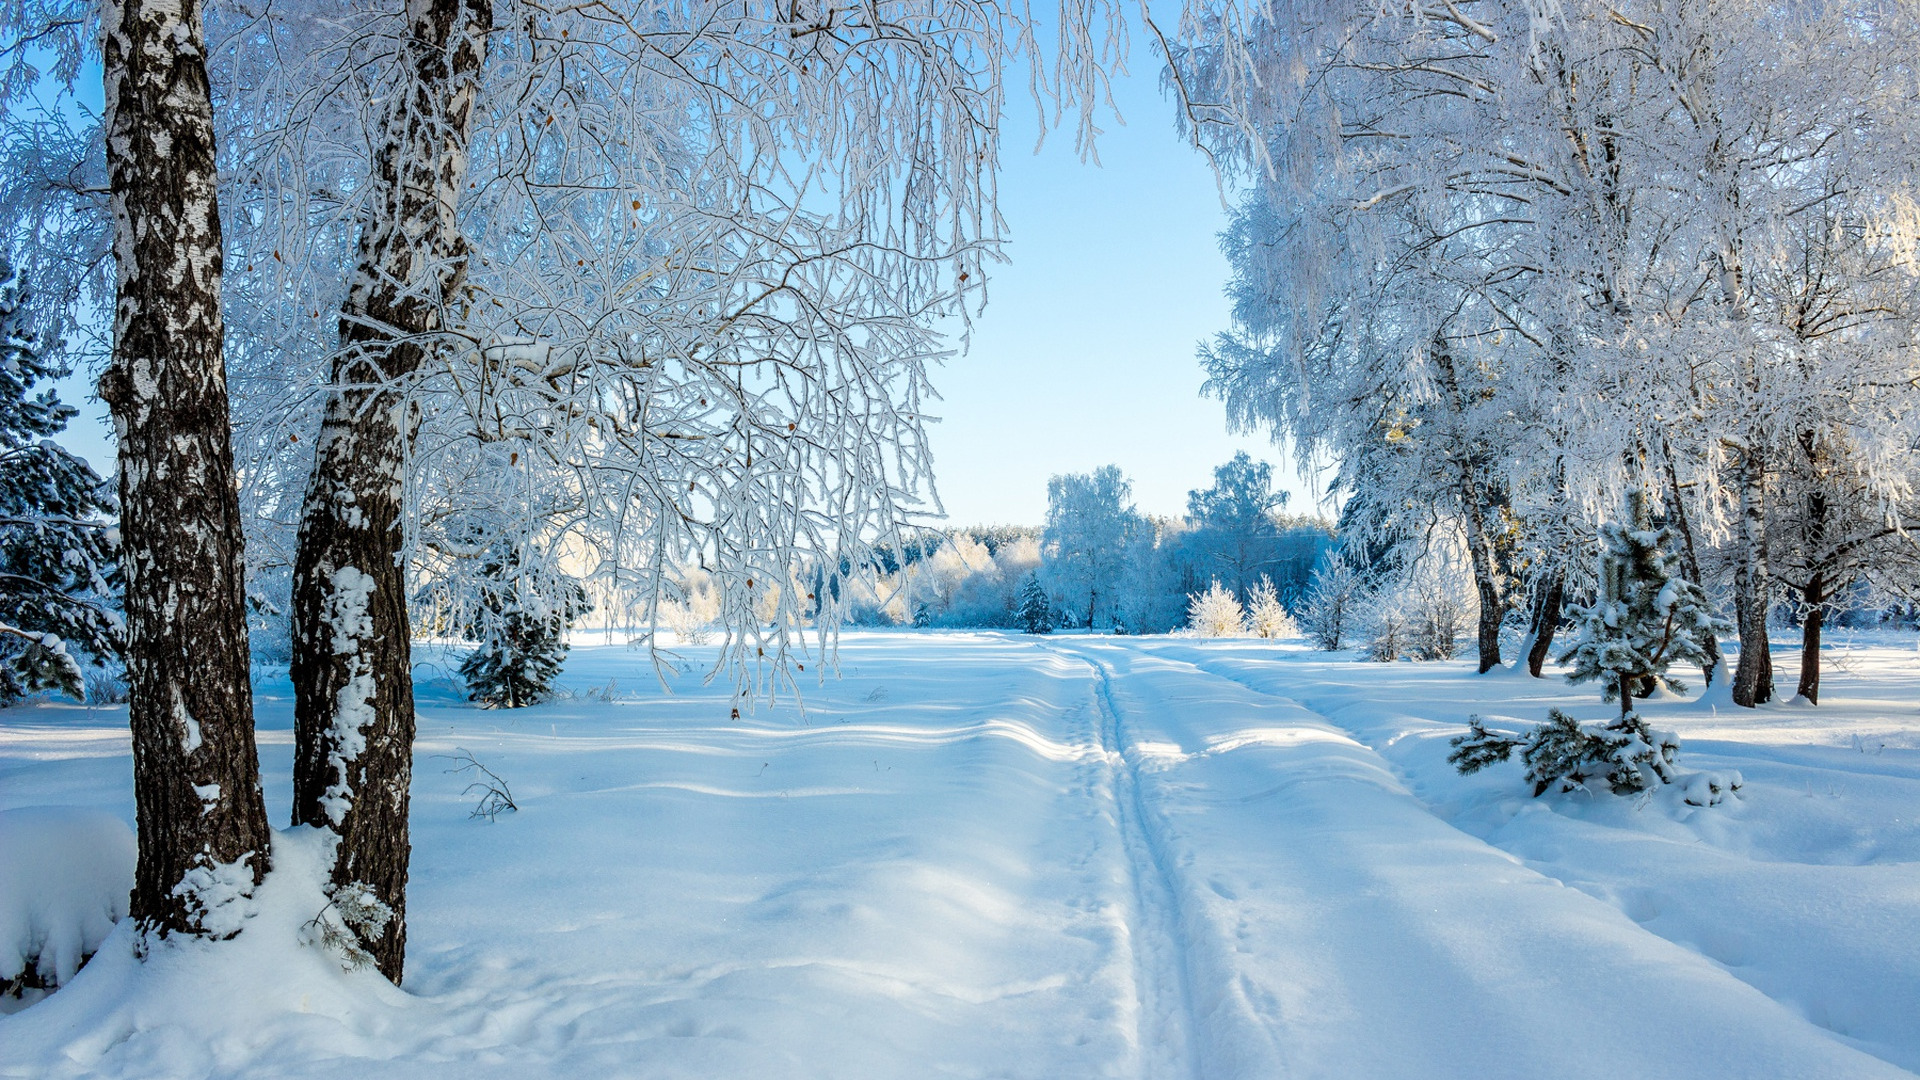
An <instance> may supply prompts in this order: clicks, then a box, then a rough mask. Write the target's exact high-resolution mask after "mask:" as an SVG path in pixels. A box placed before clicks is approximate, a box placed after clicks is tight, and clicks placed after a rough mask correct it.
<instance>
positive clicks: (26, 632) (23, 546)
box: [0, 261, 121, 705]
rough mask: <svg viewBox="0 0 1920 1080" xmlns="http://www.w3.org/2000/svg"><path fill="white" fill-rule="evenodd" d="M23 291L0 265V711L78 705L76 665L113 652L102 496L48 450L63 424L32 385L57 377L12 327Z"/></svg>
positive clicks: (65, 416) (111, 567)
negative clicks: (24, 704)
mask: <svg viewBox="0 0 1920 1080" xmlns="http://www.w3.org/2000/svg"><path fill="white" fill-rule="evenodd" d="M26 301H27V296H26V290H25V287H24V285H23V284H22V283H21V282H20V281H19V279H18V278H16V277H15V276H14V274H13V270H12V268H11V267H10V266H8V265H7V264H6V263H5V262H4V261H0V705H5V704H9V703H11V702H14V701H17V700H19V699H20V698H21V697H23V696H25V695H27V694H31V693H34V692H35V691H39V690H49V689H57V690H60V691H61V692H63V693H66V694H68V695H69V696H72V697H76V698H78V697H80V696H82V693H83V691H82V680H81V667H80V659H79V658H78V657H76V656H75V655H74V652H73V647H74V646H78V648H79V650H81V651H82V652H84V653H85V654H86V658H87V659H89V660H91V661H92V662H93V663H96V664H98V663H101V662H103V661H104V660H106V659H107V658H109V657H117V656H118V655H119V652H120V638H121V624H120V616H119V615H118V613H117V612H116V611H115V610H114V604H113V600H112V597H113V594H114V593H115V591H116V589H117V586H118V577H119V574H118V569H117V567H116V564H115V555H116V546H117V545H116V533H115V530H114V529H113V527H112V522H111V521H110V520H109V519H108V515H111V514H112V513H113V512H114V509H115V507H114V501H113V494H112V492H111V490H110V489H109V488H108V486H107V483H106V481H104V480H102V479H101V478H100V477H99V475H98V474H96V473H95V472H94V471H93V470H92V469H91V468H89V467H88V466H87V463H86V462H84V461H82V460H80V459H79V458H77V457H74V456H73V455H72V454H70V453H68V452H67V451H66V450H64V449H62V448H61V447H59V446H57V445H55V444H54V443H53V442H51V441H49V440H50V439H51V437H52V436H54V435H57V434H59V433H60V432H61V431H62V430H63V429H65V428H66V426H67V421H68V420H70V419H72V418H73V416H74V413H75V410H74V408H73V406H71V405H67V404H64V403H63V402H61V401H60V400H59V399H58V398H57V397H56V396H55V395H54V392H53V391H52V390H51V389H47V390H41V391H40V392H39V393H38V394H34V393H33V389H34V384H35V383H37V382H39V381H41V380H43V379H56V378H59V377H61V376H63V375H65V374H66V373H67V372H66V371H65V369H64V368H63V367H62V366H61V365H60V364H59V363H57V362H56V361H54V360H52V359H51V358H49V356H48V355H47V352H46V351H45V349H44V348H43V343H42V342H41V341H39V340H37V338H36V337H35V336H34V335H33V334H32V333H30V332H29V331H28V330H26V329H25V328H24V327H23V326H22V323H23V321H24V319H23V316H24V314H25V312H24V310H23V309H24V307H25V305H26Z"/></svg>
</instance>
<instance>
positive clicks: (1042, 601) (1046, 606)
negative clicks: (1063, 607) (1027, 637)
mask: <svg viewBox="0 0 1920 1080" xmlns="http://www.w3.org/2000/svg"><path fill="white" fill-rule="evenodd" d="M1014 618H1015V619H1017V620H1018V621H1019V623H1020V629H1021V630H1022V631H1023V632H1025V633H1028V634H1051V633H1053V603H1052V602H1051V601H1050V600H1048V599H1047V590H1046V587H1045V586H1043V585H1041V584H1040V574H1039V572H1037V571H1036V572H1034V573H1030V574H1028V575H1027V581H1026V584H1024V585H1022V586H1020V607H1019V609H1018V611H1017V612H1016V613H1015V615H1014Z"/></svg>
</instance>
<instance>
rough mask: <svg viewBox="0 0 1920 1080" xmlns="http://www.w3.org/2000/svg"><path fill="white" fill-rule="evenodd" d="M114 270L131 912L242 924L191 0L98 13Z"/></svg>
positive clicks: (250, 882) (249, 861)
mask: <svg viewBox="0 0 1920 1080" xmlns="http://www.w3.org/2000/svg"><path fill="white" fill-rule="evenodd" d="M101 20H102V22H103V24H104V25H103V28H102V29H103V33H102V45H101V53H102V56H101V59H102V64H103V67H104V69H105V75H106V130H107V168H108V173H109V183H110V185H111V191H112V209H113V228H114V253H115V260H114V262H115V271H116V274H117V276H118V298H117V301H116V304H115V308H114V343H113V364H112V366H111V367H110V368H109V369H108V370H107V372H106V374H105V375H104V376H102V378H101V380H100V395H101V397H102V398H104V399H105V400H106V401H107V403H108V405H109V406H111V408H112V410H113V421H114V427H115V429H116V431H117V432H118V434H119V441H120V507H121V516H120V535H121V542H122V544H123V545H124V548H123V561H122V564H121V565H122V566H123V567H124V568H125V571H126V617H127V652H126V657H127V686H128V691H129V706H128V716H129V720H130V722H131V726H132V729H133V785H134V802H135V807H136V814H137V817H138V822H139V828H140V855H139V862H138V867H137V869H136V871H135V875H134V887H133V896H132V902H131V907H130V914H131V915H132V916H133V917H134V918H135V919H137V920H139V921H140V923H141V924H142V925H143V926H145V927H147V928H148V929H150V930H152V931H156V932H158V933H159V934H161V935H163V936H164V935H166V934H169V933H185V934H212V935H215V936H220V937H230V936H232V935H233V934H236V933H238V932H239V930H240V926H241V922H240V917H239V913H238V904H237V903H235V901H237V900H238V899H239V898H240V897H241V896H243V895H244V894H246V893H248V892H251V890H252V888H253V886H255V885H258V884H259V883H260V881H261V879H262V877H263V876H264V875H265V874H266V872H267V868H268V859H269V851H268V845H269V842H270V841H269V836H270V833H269V830H268V828H267V813H266V806H265V804H264V802H263V801H262V799H261V794H260V765H259V758H258V756H257V754H256V752H255V749H254V740H253V694H252V688H251V686H250V684H249V682H248V663H247V631H246V615H245V608H244V607H243V596H244V593H243V587H244V581H243V573H242V569H241V567H242V561H241V534H240V505H239V497H238V494H237V492H236V490H235V487H234V475H233V449H232V445H231V441H230V439H229V436H228V418H227V375H226V367H225V358H224V354H223V352H222V324H221V317H220V272H221V241H220V216H219V212H218V208H217V206H216V204H215V200H214V190H215V186H214V185H215V173H214V156H213V106H212V102H211V99H210V97H209V95H208V84H207V67H206V37H205V31H204V28H203V26H202V22H201V6H200V4H199V3H198V0H166V2H162V0H122V2H119V3H109V4H106V5H104V6H103V8H102V11H101Z"/></svg>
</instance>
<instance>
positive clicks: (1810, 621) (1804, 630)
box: [1797, 570, 1827, 705]
mask: <svg viewBox="0 0 1920 1080" xmlns="http://www.w3.org/2000/svg"><path fill="white" fill-rule="evenodd" d="M1826 585H1827V582H1826V575H1825V574H1822V573H1821V572H1820V571H1818V570H1815V571H1813V572H1812V573H1811V574H1809V575H1808V576H1807V587H1806V588H1805V589H1803V590H1801V599H1802V600H1803V601H1804V602H1805V603H1806V606H1807V612H1806V615H1805V616H1804V617H1803V618H1802V619H1801V621H1800V686H1799V689H1798V691H1797V692H1798V693H1799V695H1800V696H1801V697H1803V698H1806V699H1807V704H1809V705H1818V704H1820V631H1821V630H1822V629H1824V628H1825V626H1826V621H1827V609H1826V599H1827V596H1826Z"/></svg>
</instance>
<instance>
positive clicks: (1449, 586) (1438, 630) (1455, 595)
mask: <svg viewBox="0 0 1920 1080" xmlns="http://www.w3.org/2000/svg"><path fill="white" fill-rule="evenodd" d="M1455 585H1456V582H1455V581H1452V580H1439V579H1437V578H1430V579H1428V580H1424V581H1421V582H1419V583H1418V584H1417V585H1415V587H1414V591H1413V596H1412V606H1413V618H1412V626H1411V628H1410V630H1409V632H1408V638H1407V652H1408V654H1409V655H1411V656H1412V657H1413V658H1414V659H1415V660H1451V659H1453V658H1454V656H1455V654H1457V653H1458V652H1459V651H1460V634H1461V632H1462V631H1463V630H1465V629H1466V622H1467V604H1466V603H1465V601H1464V600H1463V598H1462V597H1461V595H1460V590H1459V589H1458V588H1457V587H1454V586H1455Z"/></svg>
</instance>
